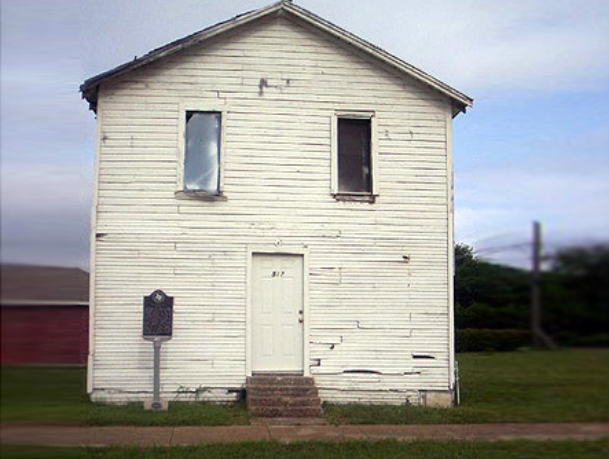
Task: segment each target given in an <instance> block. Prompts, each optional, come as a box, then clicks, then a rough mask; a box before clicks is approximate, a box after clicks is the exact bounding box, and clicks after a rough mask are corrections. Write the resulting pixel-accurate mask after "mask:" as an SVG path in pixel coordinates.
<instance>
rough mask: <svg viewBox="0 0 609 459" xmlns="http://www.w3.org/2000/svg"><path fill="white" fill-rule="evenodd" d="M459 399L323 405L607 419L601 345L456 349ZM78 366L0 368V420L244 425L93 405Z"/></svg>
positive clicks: (401, 419)
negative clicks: (449, 405)
mask: <svg viewBox="0 0 609 459" xmlns="http://www.w3.org/2000/svg"><path fill="white" fill-rule="evenodd" d="M458 360H459V365H460V368H461V379H462V383H461V399H462V405H461V406H459V407H456V408H453V409H432V408H422V407H412V406H361V405H346V406H339V405H326V406H325V413H326V418H327V419H328V420H329V421H330V422H332V423H336V424H404V423H453V422H454V423H476V422H585V421H587V422H592V421H605V422H609V349H603V350H583V349H579V350H561V351H551V352H542V351H530V352H511V353H494V354H462V355H459V356H458ZM84 378H85V371H84V370H83V369H78V368H54V369H50V368H3V369H2V374H1V382H2V386H1V389H2V391H1V406H0V407H1V410H0V414H1V416H0V420H1V421H2V422H10V423H19V422H21V423H27V422H29V423H37V424H40V423H54V424H57V423H59V424H61V423H63V424H91V425H116V424H123V425H231V424H247V423H248V422H249V420H248V416H247V412H246V410H245V407H244V406H243V405H242V404H236V405H228V406H223V405H210V404H202V403H194V404H188V403H170V409H169V411H168V412H159V413H153V412H148V411H144V410H143V408H142V406H141V404H132V405H127V406H101V405H95V404H93V403H90V402H89V401H88V399H87V396H86V394H85V381H84Z"/></svg>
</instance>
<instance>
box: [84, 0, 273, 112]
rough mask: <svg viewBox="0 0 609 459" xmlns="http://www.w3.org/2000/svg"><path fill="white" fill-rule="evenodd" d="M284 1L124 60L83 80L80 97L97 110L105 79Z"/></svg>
mask: <svg viewBox="0 0 609 459" xmlns="http://www.w3.org/2000/svg"><path fill="white" fill-rule="evenodd" d="M283 5H284V2H277V3H274V4H272V5H269V6H267V7H264V8H260V9H257V10H254V11H250V12H248V13H243V14H240V15H238V16H235V17H234V18H232V19H229V20H227V21H224V22H221V23H218V24H215V25H213V26H211V27H208V28H206V29H203V30H200V31H198V32H195V33H193V34H191V35H188V36H186V37H183V38H180V39H178V40H175V41H172V42H171V43H168V44H166V45H164V46H161V47H159V48H155V49H153V50H152V51H149V52H148V53H146V54H144V55H143V56H141V57H139V58H135V59H133V60H132V61H131V62H126V63H124V64H121V65H119V66H117V67H115V68H113V69H110V70H108V71H106V72H103V73H100V74H98V75H95V76H93V77H91V78H88V79H87V80H85V81H84V83H83V84H82V85H81V86H80V92H81V93H82V98H83V99H86V100H87V102H89V108H90V109H91V110H93V111H96V110H97V93H98V90H99V84H100V83H101V82H102V81H103V80H106V79H110V78H116V77H118V76H120V75H123V74H125V73H127V72H131V71H133V70H135V69H138V68H140V67H143V66H145V65H148V64H150V63H152V62H154V61H157V60H159V59H161V58H163V57H166V56H168V55H170V54H173V53H176V52H178V51H181V50H182V49H185V48H189V47H191V46H193V45H196V44H197V43H200V42H202V41H205V40H209V39H210V38H212V37H215V36H217V35H220V34H222V33H225V32H228V31H230V30H233V29H235V28H237V27H240V26H242V25H245V24H247V23H249V22H252V21H254V20H256V19H259V18H261V17H264V16H267V15H269V14H272V13H274V12H276V11H279V10H281V9H282V7H283Z"/></svg>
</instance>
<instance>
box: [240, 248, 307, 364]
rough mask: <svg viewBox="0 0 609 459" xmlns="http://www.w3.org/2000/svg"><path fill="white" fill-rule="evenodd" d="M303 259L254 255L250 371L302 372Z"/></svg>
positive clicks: (290, 256)
mask: <svg viewBox="0 0 609 459" xmlns="http://www.w3.org/2000/svg"><path fill="white" fill-rule="evenodd" d="M302 276H303V257H302V256H301V255H283V254H254V255H253V260H252V372H277V373H281V372H294V373H302V371H303V362H304V357H303V349H304V348H303V334H304V326H303V317H304V316H303V312H304V311H303V277H302Z"/></svg>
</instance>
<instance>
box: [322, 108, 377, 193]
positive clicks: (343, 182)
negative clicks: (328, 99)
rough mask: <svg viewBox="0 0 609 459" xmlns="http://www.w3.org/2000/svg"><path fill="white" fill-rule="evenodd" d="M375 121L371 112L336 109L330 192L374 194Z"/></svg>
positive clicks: (375, 184)
mask: <svg viewBox="0 0 609 459" xmlns="http://www.w3.org/2000/svg"><path fill="white" fill-rule="evenodd" d="M375 132H376V120H375V116H374V113H373V112H337V113H335V115H334V124H333V139H332V143H333V161H332V162H333V172H332V193H333V194H334V196H335V197H337V198H340V197H341V196H349V195H351V196H362V197H366V196H368V197H372V198H373V197H374V196H376V195H377V194H378V193H377V180H376V174H377V171H376V160H375V158H376V156H375V155H376V151H375V148H376V147H375V145H376V136H375Z"/></svg>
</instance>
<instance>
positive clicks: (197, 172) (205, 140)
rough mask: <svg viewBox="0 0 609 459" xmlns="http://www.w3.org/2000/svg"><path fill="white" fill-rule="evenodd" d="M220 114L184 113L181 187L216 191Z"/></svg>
mask: <svg viewBox="0 0 609 459" xmlns="http://www.w3.org/2000/svg"><path fill="white" fill-rule="evenodd" d="M220 123H221V116H220V113H216V112H186V134H185V139H184V141H185V151H184V188H185V189H186V190H195V191H207V192H210V193H217V192H218V191H219V186H220V183H219V182H220Z"/></svg>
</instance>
